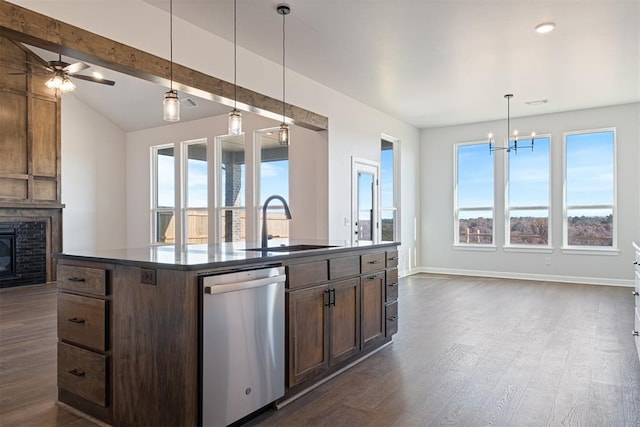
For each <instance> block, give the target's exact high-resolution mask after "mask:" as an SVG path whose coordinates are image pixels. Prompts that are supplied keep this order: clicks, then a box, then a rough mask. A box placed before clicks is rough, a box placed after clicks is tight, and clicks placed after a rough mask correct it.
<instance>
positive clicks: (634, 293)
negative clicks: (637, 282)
mask: <svg viewBox="0 0 640 427" xmlns="http://www.w3.org/2000/svg"><path fill="white" fill-rule="evenodd" d="M631 295H633V296H634V297H637V296H638V295H640V293H639V292H638V291H631Z"/></svg>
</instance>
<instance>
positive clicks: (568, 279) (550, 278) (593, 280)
mask: <svg viewBox="0 0 640 427" xmlns="http://www.w3.org/2000/svg"><path fill="white" fill-rule="evenodd" d="M416 273H431V274H452V275H457V276H478V277H496V278H501V279H520V280H537V281H543V282H562V283H579V284H584V285H599V286H624V287H630V288H632V287H634V286H635V284H634V281H633V280H625V279H607V278H603V277H577V276H557V275H551V274H532V273H509V272H504V271H485V270H462V269H457V268H432V267H420V268H414V269H412V271H411V273H410V274H416ZM407 275H408V274H407Z"/></svg>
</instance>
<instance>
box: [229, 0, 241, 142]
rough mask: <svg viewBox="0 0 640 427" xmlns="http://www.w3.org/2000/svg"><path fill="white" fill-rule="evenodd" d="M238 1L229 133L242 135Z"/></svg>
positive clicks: (234, 23)
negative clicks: (239, 108)
mask: <svg viewBox="0 0 640 427" xmlns="http://www.w3.org/2000/svg"><path fill="white" fill-rule="evenodd" d="M237 10H238V1H237V0H233V110H231V112H230V113H229V134H230V135H240V134H241V133H242V114H240V111H238V109H237V108H236V103H237V102H238V84H237V77H238V42H237V26H238V18H237V16H238V12H237Z"/></svg>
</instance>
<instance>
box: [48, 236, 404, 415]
mask: <svg viewBox="0 0 640 427" xmlns="http://www.w3.org/2000/svg"><path fill="white" fill-rule="evenodd" d="M397 245H398V243H386V244H378V245H369V246H354V247H350V246H348V245H344V244H335V243H331V242H315V241H314V242H310V241H295V242H293V241H292V242H289V245H288V246H287V247H274V248H271V249H270V250H267V251H263V250H246V249H247V248H245V246H244V244H223V245H189V246H186V247H182V248H176V247H175V246H154V247H148V248H142V249H123V250H110V251H92V252H74V253H65V254H57V255H56V258H57V261H58V289H59V294H58V390H59V393H58V398H59V400H60V402H63V403H64V404H67V405H69V406H72V407H74V408H76V409H79V410H80V411H82V412H84V413H86V414H89V415H91V416H93V417H95V418H98V419H100V420H102V421H104V422H106V423H109V424H113V425H155V426H160V425H171V426H176V425H180V426H191V425H194V426H195V425H199V424H201V416H202V404H201V399H202V397H201V396H202V381H201V377H202V366H203V364H204V363H206V361H204V360H202V351H201V349H202V347H201V346H202V297H201V295H202V278H203V277H206V276H209V275H212V274H218V273H226V272H233V271H238V270H242V269H246V268H256V267H263V266H269V267H272V266H284V268H285V272H286V276H287V277H286V282H285V288H286V291H285V305H284V307H285V371H284V372H285V378H284V382H285V396H284V397H283V398H281V399H280V400H279V402H281V403H282V402H286V401H287V400H289V399H291V398H293V397H294V396H296V395H297V394H299V393H301V392H304V391H305V390H307V389H308V388H310V387H313V385H315V384H317V383H318V382H319V381H322V380H323V379H325V378H327V377H328V376H330V375H334V374H335V373H336V372H339V371H340V370H342V369H345V367H348V366H350V365H351V364H353V363H354V362H356V361H358V360H360V359H361V358H363V357H365V356H366V355H369V354H372V352H374V351H376V350H377V349H379V348H381V347H382V346H384V345H386V344H387V343H389V342H390V341H391V339H392V335H393V334H394V333H395V332H396V331H397V323H398V322H397V319H398V315H397V297H398V292H397V291H398V273H397V264H398V252H397ZM247 246H248V248H254V247H256V246H259V244H258V245H251V244H248V245H247ZM221 345H223V344H222V343H221Z"/></svg>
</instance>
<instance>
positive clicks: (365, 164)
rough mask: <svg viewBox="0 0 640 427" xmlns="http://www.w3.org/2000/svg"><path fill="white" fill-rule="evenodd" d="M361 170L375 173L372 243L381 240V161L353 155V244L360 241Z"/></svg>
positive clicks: (355, 244)
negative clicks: (359, 179)
mask: <svg viewBox="0 0 640 427" xmlns="http://www.w3.org/2000/svg"><path fill="white" fill-rule="evenodd" d="M360 172H364V173H369V174H372V175H373V184H374V191H373V201H372V207H373V222H374V223H375V226H374V224H372V227H373V233H372V234H373V240H372V244H376V243H379V242H380V206H379V205H380V202H379V201H380V162H376V161H373V160H369V159H363V158H358V157H354V156H351V245H353V246H357V245H358V244H359V241H358V238H357V236H358V229H357V223H358V195H359V193H358V174H359V173H360Z"/></svg>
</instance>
